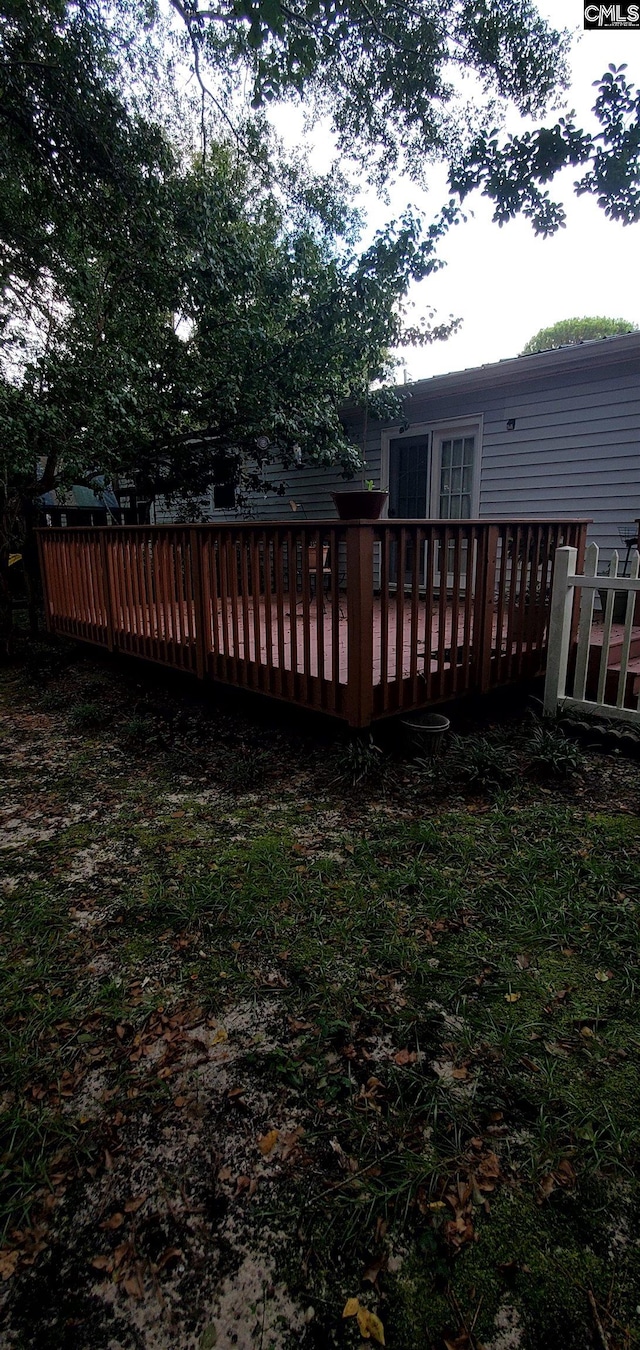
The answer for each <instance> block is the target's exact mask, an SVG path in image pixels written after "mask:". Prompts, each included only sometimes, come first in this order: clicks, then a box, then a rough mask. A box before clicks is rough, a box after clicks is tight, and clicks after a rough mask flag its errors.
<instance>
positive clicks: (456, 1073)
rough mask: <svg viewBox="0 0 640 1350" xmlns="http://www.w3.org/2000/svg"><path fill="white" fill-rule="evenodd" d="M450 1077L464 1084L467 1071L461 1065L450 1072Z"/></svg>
mask: <svg viewBox="0 0 640 1350" xmlns="http://www.w3.org/2000/svg"><path fill="white" fill-rule="evenodd" d="M451 1077H452V1078H458V1079H459V1080H460V1081H461V1082H464V1081H465V1079H466V1078H468V1077H469V1070H468V1069H467V1068H465V1066H464V1065H462V1067H461V1068H459V1069H452V1070H451Z"/></svg>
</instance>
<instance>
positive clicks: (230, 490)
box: [213, 483, 236, 511]
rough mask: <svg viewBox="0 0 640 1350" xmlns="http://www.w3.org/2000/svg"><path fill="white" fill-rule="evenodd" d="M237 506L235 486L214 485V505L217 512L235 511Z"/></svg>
mask: <svg viewBox="0 0 640 1350" xmlns="http://www.w3.org/2000/svg"><path fill="white" fill-rule="evenodd" d="M235 504H236V489H235V485H234V484H233V483H214V485H213V505H214V507H215V509H216V511H233V510H234V508H235Z"/></svg>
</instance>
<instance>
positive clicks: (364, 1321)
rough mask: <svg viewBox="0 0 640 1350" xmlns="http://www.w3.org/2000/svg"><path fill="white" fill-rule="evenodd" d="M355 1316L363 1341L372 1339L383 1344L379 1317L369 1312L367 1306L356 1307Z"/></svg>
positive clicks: (382, 1330) (382, 1328)
mask: <svg viewBox="0 0 640 1350" xmlns="http://www.w3.org/2000/svg"><path fill="white" fill-rule="evenodd" d="M357 1318H358V1327H359V1328H360V1335H361V1336H362V1337H363V1339H364V1340H365V1341H368V1340H372V1339H373V1340H374V1341H377V1342H378V1345H384V1343H385V1341H384V1327H383V1325H382V1322H381V1321H380V1318H379V1317H376V1314H375V1313H372V1312H369V1309H368V1308H358V1312H357Z"/></svg>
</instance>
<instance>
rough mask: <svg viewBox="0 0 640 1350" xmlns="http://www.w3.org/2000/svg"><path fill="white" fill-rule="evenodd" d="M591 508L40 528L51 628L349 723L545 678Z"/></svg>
mask: <svg viewBox="0 0 640 1350" xmlns="http://www.w3.org/2000/svg"><path fill="white" fill-rule="evenodd" d="M585 536H586V522H584V521H563V522H561V521H513V522H510V521H486V520H480V521H398V520H384V521H377V522H375V523H372V522H370V521H367V522H364V521H358V522H355V521H354V522H334V521H331V522H324V521H320V522H318V521H304V522H298V523H296V524H295V525H293V524H289V523H288V522H287V523H281V522H274V523H269V524H264V525H258V524H254V523H239V524H235V525H167V526H144V525H140V526H123V527H102V528H90V529H89V528H87V529H83V528H77V529H46V530H41V531H40V532H39V547H40V556H41V565H42V576H43V586H44V595H45V609H46V615H47V624H48V627H49V628H50V629H51V630H52V631H55V632H58V633H63V634H66V635H67V636H69V637H75V638H79V639H82V640H84V641H87V642H92V643H96V644H97V645H99V646H103V647H106V648H107V649H108V650H110V651H119V652H123V653H127V654H129V655H133V656H139V657H144V658H146V659H148V660H152V661H155V662H158V663H160V664H162V665H166V666H171V667H174V668H177V669H180V670H185V671H189V672H191V673H192V674H194V675H196V676H198V677H199V678H201V679H203V678H207V677H208V678H211V679H214V680H220V681H223V682H224V683H227V684H232V685H236V686H240V687H243V688H248V689H253V690H255V691H257V692H260V693H263V694H269V695H271V696H274V697H277V698H281V699H285V700H287V701H289V702H292V703H296V704H299V705H301V706H303V707H307V708H312V709H316V710H319V711H323V712H328V713H332V714H334V715H335V716H338V717H341V718H344V719H345V720H346V721H348V722H349V724H350V725H351V726H355V727H365V726H368V725H369V724H370V722H371V721H372V720H373V719H375V718H379V717H384V716H386V715H389V714H390V713H394V712H397V711H401V710H409V709H415V708H421V707H426V706H428V705H429V704H431V703H435V702H442V701H443V700H447V699H450V698H454V697H457V696H459V695H462V694H465V693H471V692H473V691H485V690H488V689H491V688H495V687H497V686H498V685H501V684H507V683H511V682H512V681H514V680H517V679H521V678H526V677H529V676H532V675H536V674H539V673H542V671H543V670H544V661H545V651H546V640H547V627H548V619H549V608H550V599H551V586H552V574H553V559H554V554H555V550H556V549H557V548H558V547H559V546H561V545H565V544H567V545H570V546H573V547H576V548H577V549H578V555H579V559H580V561H581V560H582V557H583V556H584V544H585Z"/></svg>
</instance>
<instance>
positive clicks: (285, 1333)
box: [0, 645, 640, 1350]
mask: <svg viewBox="0 0 640 1350" xmlns="http://www.w3.org/2000/svg"><path fill="white" fill-rule="evenodd" d="M0 717H1V739H0V755H1V768H0V772H1V774H2V802H1V808H0V906H1V910H0V912H1V915H2V924H1V928H0V933H1V946H0V963H1V966H2V975H1V982H0V1042H1V1054H2V1070H1V1075H0V1136H1V1138H0V1205H1V1209H0V1275H1V1276H2V1280H1V1281H0V1309H1V1312H0V1324H1V1325H2V1326H3V1328H4V1331H3V1336H4V1339H3V1345H4V1344H6V1345H7V1346H8V1347H9V1346H10V1347H16V1348H17V1350H27V1347H32V1346H33V1347H36V1346H37V1347H38V1350H42V1347H46V1350H50V1348H51V1350H54V1348H55V1350H103V1348H104V1350H129V1348H130V1347H131V1350H133V1348H134V1347H136V1348H137V1347H142V1348H143V1350H156V1348H157V1350H164V1348H166V1350H211V1347H213V1346H216V1347H217V1350H231V1347H237V1350H244V1348H245V1347H246V1350H249V1348H251V1350H289V1347H294V1346H295V1347H301V1350H306V1348H308V1350H312V1348H313V1350H321V1347H322V1350H324V1348H325V1347H332V1346H341V1347H359V1346H366V1345H370V1346H375V1345H376V1344H381V1343H384V1344H386V1345H387V1346H389V1347H392V1348H393V1350H422V1347H424V1348H425V1350H445V1347H449V1348H450V1350H451V1348H452V1347H453V1348H455V1350H480V1347H484V1348H485V1350H556V1348H559V1347H562V1350H573V1348H574V1347H575V1350H586V1348H587V1347H597V1348H598V1350H622V1348H623V1347H625V1348H626V1347H633V1346H636V1345H638V1344H640V1306H638V1305H639V1304H640V1242H639V1238H638V1235H637V1234H636V1231H635V1223H636V1217H637V1214H638V1209H639V1202H640V1196H639V1194H638V1190H639V1187H638V1162H639V1154H640V1079H639V1077H638V1051H639V1049H640V1012H639V1003H638V979H639V975H640V965H639V952H638V915H639V913H640V909H639V903H640V870H639V865H638V864H639V857H640V820H639V815H638V806H639V803H638V790H637V765H636V764H635V763H633V762H632V761H630V760H627V759H624V758H622V757H620V756H616V755H611V754H609V755H607V754H603V753H602V752H599V751H594V750H590V749H588V748H587V749H586V750H584V751H583V752H581V753H580V754H576V752H575V750H574V747H573V744H572V743H569V745H568V747H567V746H565V743H564V742H562V741H559V740H558V738H557V737H555V738H552V740H546V741H545V739H544V738H543V740H542V742H540V741H537V742H536V741H535V736H534V737H533V739H532V732H531V726H530V721H528V720H527V719H521V720H519V721H513V722H511V723H509V724H508V726H507V727H506V728H502V730H501V731H497V732H496V731H493V732H491V733H490V741H489V750H487V742H486V741H485V740H483V739H482V738H480V737H479V736H478V735H477V734H475V733H473V732H472V733H470V734H468V735H467V736H466V737H465V740H464V744H463V746H462V748H458V751H457V759H456V755H452V756H449V757H446V758H445V759H444V760H443V761H442V762H441V763H440V764H439V765H438V766H437V768H436V771H435V772H434V771H430V770H429V768H428V766H427V767H424V766H420V765H417V766H416V765H411V764H409V763H406V762H403V761H402V760H400V759H398V758H394V757H393V755H390V754H388V753H385V754H384V755H383V754H378V753H377V752H368V751H365V753H364V755H360V756H359V755H356V754H352V753H351V752H347V751H345V749H344V747H341V745H340V743H339V742H337V743H334V741H333V740H332V738H331V736H330V735H329V733H328V732H324V733H322V731H320V732H319V731H318V730H317V729H316V728H310V727H309V725H308V724H306V725H305V724H304V723H303V722H302V721H298V722H296V723H295V724H292V725H290V726H287V724H286V722H285V721H284V720H283V715H282V714H280V715H279V720H273V719H272V720H269V717H270V715H269V714H264V713H260V712H258V711H256V712H255V715H254V713H253V711H252V708H251V705H247V704H244V705H239V708H235V707H229V706H227V705H225V704H224V703H220V704H216V703H215V702H214V701H206V700H204V699H203V700H202V701H200V700H199V697H198V696H197V695H196V694H194V692H193V690H192V689H191V686H189V685H187V684H183V685H180V684H178V683H177V682H176V683H171V682H168V683H166V684H162V683H160V684H159V683H158V679H157V675H154V674H153V673H151V674H149V675H145V674H144V673H141V671H140V669H138V670H137V671H133V672H132V671H131V669H130V668H129V669H127V668H126V667H123V666H118V665H117V664H114V665H113V666H108V665H105V664H104V663H101V662H100V661H99V660H93V659H92V658H91V657H83V656H79V655H78V654H77V653H76V652H73V651H72V650H71V649H69V650H67V649H66V648H64V647H52V648H50V649H49V648H48V647H46V646H44V645H43V646H42V648H38V649H35V650H34V651H32V652H31V654H30V656H29V657H28V660H27V661H26V662H25V663H24V664H22V665H19V666H16V667H14V668H12V669H10V670H5V671H4V673H2V675H0ZM534 744H535V747H536V748H535V753H534ZM491 746H493V750H491ZM449 760H450V761H451V762H449ZM456 764H457V768H456ZM487 765H489V767H488V768H487ZM367 769H368V770H369V775H368V777H364V778H361V779H360V781H358V782H357V783H356V784H355V786H353V785H352V781H351V780H352V779H353V778H354V777H359V775H360V774H361V773H363V772H364V771H365V770H367ZM563 773H565V774H566V776H565V777H563V776H562V775H563Z"/></svg>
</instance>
